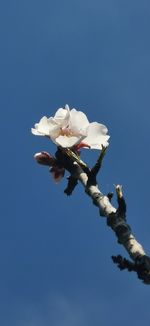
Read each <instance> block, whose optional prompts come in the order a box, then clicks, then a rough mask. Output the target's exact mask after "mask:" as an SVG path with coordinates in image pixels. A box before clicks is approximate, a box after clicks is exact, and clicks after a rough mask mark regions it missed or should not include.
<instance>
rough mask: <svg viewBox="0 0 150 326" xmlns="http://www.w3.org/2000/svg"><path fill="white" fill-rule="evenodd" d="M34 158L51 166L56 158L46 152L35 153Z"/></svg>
mask: <svg viewBox="0 0 150 326" xmlns="http://www.w3.org/2000/svg"><path fill="white" fill-rule="evenodd" d="M34 158H35V159H36V161H37V163H39V164H43V165H48V166H53V165H54V164H55V163H56V159H55V158H54V157H53V156H51V155H50V154H49V153H47V152H41V153H36V154H35V155H34Z"/></svg>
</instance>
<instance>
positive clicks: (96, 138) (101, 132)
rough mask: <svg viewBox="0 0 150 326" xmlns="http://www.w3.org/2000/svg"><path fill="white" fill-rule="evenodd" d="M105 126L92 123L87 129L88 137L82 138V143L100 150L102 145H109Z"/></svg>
mask: <svg viewBox="0 0 150 326" xmlns="http://www.w3.org/2000/svg"><path fill="white" fill-rule="evenodd" d="M107 131H108V130H107V128H106V126H104V125H102V124H100V123H98V122H92V123H90V125H89V127H88V135H87V137H85V138H84V143H86V144H88V145H89V146H90V147H91V148H93V149H102V145H103V146H104V147H107V146H108V145H109V143H108V139H109V138H110V136H108V135H107Z"/></svg>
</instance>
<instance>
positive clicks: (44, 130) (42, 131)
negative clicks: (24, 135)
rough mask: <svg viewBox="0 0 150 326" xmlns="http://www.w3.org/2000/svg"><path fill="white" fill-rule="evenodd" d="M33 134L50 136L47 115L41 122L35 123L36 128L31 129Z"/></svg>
mask: <svg viewBox="0 0 150 326" xmlns="http://www.w3.org/2000/svg"><path fill="white" fill-rule="evenodd" d="M31 132H32V134H34V135H38V136H48V135H49V125H48V119H47V117H43V118H42V119H41V120H40V121H39V123H36V124H35V125H34V128H32V129H31Z"/></svg>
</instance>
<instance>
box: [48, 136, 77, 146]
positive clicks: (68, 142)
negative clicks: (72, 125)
mask: <svg viewBox="0 0 150 326" xmlns="http://www.w3.org/2000/svg"><path fill="white" fill-rule="evenodd" d="M82 138H83V137H81V136H71V137H67V136H61V135H60V136H59V137H57V138H56V139H55V140H54V142H55V143H56V144H57V145H58V146H61V147H64V148H66V147H72V146H74V145H76V144H78V143H80V141H81V140H82Z"/></svg>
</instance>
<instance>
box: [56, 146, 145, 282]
mask: <svg viewBox="0 0 150 326" xmlns="http://www.w3.org/2000/svg"><path fill="white" fill-rule="evenodd" d="M71 152H72V151H71V150H69V152H68V150H67V151H66V150H59V159H61V160H62V161H63V164H64V167H65V168H66V169H67V170H68V171H69V172H70V173H71V175H72V176H73V177H74V178H75V179H78V180H79V181H80V183H81V184H82V185H83V187H84V188H85V192H86V194H88V195H89V196H90V197H91V199H92V201H93V203H94V205H96V206H97V207H98V208H99V214H100V216H103V217H106V218H107V225H108V226H109V227H111V229H112V230H113V231H114V233H115V235H116V237H117V239H118V243H119V244H121V245H123V246H124V248H125V249H126V251H127V252H128V254H129V256H130V258H131V259H132V260H133V262H130V261H128V260H126V259H125V258H124V259H123V258H122V257H121V256H117V257H112V259H113V261H114V262H115V263H116V264H117V265H118V267H119V268H120V269H128V270H129V271H135V272H137V274H138V277H139V278H140V279H142V280H143V282H144V283H146V284H150V257H148V256H146V254H145V251H144V249H143V247H142V246H141V244H140V243H139V242H138V241H137V240H136V238H135V236H134V235H133V233H132V230H131V228H130V226H129V225H128V224H127V222H126V203H125V199H124V197H123V192H122V186H120V185H117V186H115V189H116V195H117V201H118V208H115V207H114V206H113V205H112V204H111V199H112V193H110V194H108V195H107V196H106V195H104V194H103V193H102V192H101V190H100V188H99V187H98V185H97V182H96V175H97V173H98V171H99V169H100V167H101V163H102V159H103V156H104V153H105V151H102V153H101V155H100V157H99V159H98V160H97V162H96V164H95V166H94V167H93V168H92V169H91V170H90V169H89V168H88V167H87V165H86V164H85V163H84V162H83V161H81V160H80V159H79V157H78V158H76V157H75V156H74V153H73V154H72V153H71ZM56 156H57V155H56ZM57 157H58V156H57ZM118 257H119V258H118ZM120 257H121V258H120Z"/></svg>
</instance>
